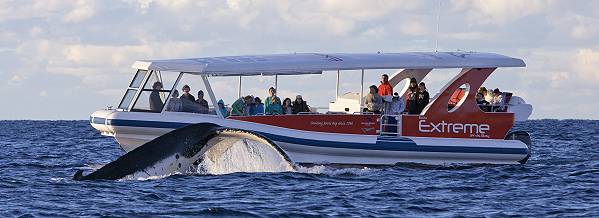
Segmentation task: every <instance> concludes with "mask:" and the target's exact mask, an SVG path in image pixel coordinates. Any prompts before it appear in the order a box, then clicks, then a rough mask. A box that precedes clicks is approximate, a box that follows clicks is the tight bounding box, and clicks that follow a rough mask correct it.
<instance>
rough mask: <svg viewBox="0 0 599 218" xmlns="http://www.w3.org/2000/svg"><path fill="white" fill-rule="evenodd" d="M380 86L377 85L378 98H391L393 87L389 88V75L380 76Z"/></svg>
mask: <svg viewBox="0 0 599 218" xmlns="http://www.w3.org/2000/svg"><path fill="white" fill-rule="evenodd" d="M381 79H382V81H381V84H380V85H379V88H378V89H379V95H380V96H387V95H389V96H391V95H393V87H391V84H389V75H387V74H383V76H381Z"/></svg>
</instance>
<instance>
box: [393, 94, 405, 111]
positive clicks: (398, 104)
mask: <svg viewBox="0 0 599 218" xmlns="http://www.w3.org/2000/svg"><path fill="white" fill-rule="evenodd" d="M390 105H391V107H390V110H389V111H390V114H392V115H398V114H402V113H403V112H404V111H405V110H406V105H405V104H404V99H403V97H401V96H399V94H398V93H397V92H396V93H393V99H392V102H391V104H390Z"/></svg>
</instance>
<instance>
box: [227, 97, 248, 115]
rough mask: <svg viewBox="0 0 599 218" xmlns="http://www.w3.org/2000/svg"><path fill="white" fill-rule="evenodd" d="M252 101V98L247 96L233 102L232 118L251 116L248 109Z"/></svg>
mask: <svg viewBox="0 0 599 218" xmlns="http://www.w3.org/2000/svg"><path fill="white" fill-rule="evenodd" d="M251 101H252V96H249V95H248V96H245V97H243V98H239V99H237V101H235V102H233V105H231V116H247V115H249V111H248V110H247V108H246V105H248V104H249V103H250V102H251Z"/></svg>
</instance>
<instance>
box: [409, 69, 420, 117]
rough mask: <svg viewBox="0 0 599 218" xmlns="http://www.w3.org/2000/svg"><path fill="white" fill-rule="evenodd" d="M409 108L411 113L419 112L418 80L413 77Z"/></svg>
mask: <svg viewBox="0 0 599 218" xmlns="http://www.w3.org/2000/svg"><path fill="white" fill-rule="evenodd" d="M407 108H408V113H409V114H418V81H416V78H413V77H412V78H411V79H410V86H409V87H408V101H407Z"/></svg>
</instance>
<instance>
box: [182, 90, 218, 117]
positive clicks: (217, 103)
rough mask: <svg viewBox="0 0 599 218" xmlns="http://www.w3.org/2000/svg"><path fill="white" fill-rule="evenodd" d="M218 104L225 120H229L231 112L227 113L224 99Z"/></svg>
mask: <svg viewBox="0 0 599 218" xmlns="http://www.w3.org/2000/svg"><path fill="white" fill-rule="evenodd" d="M175 91H176V90H175ZM217 104H218V110H220V113H221V114H222V115H223V117H224V118H227V117H228V116H229V111H227V108H226V107H225V102H224V101H223V100H222V99H220V100H218V103H217Z"/></svg>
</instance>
